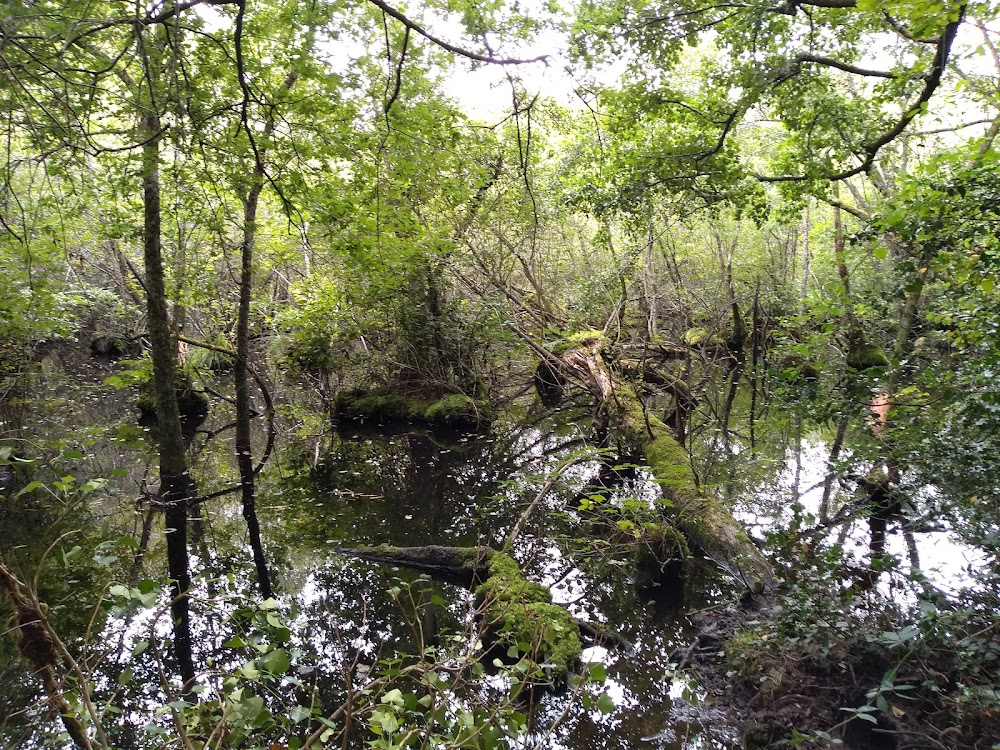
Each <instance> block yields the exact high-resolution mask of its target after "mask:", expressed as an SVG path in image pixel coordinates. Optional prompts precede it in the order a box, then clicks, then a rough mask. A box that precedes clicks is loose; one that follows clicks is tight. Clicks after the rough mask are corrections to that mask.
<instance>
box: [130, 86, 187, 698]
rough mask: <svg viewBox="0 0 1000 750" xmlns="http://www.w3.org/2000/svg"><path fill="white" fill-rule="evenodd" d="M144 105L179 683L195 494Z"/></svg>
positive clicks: (147, 251) (163, 488)
mask: <svg viewBox="0 0 1000 750" xmlns="http://www.w3.org/2000/svg"><path fill="white" fill-rule="evenodd" d="M151 106H152V105H149V107H150V108H149V109H147V111H146V112H144V113H143V114H142V117H141V126H142V131H143V133H144V134H146V135H147V136H148V137H147V138H146V140H145V142H144V145H143V147H142V196H143V261H144V265H145V276H146V314H147V317H148V320H149V340H150V349H151V353H150V356H151V358H152V360H153V381H154V385H155V389H156V391H155V394H156V409H157V423H158V427H159V438H160V440H159V443H160V496H161V499H162V502H163V506H164V509H165V510H164V515H165V525H166V532H167V569H168V574H169V576H170V580H171V584H170V585H171V598H172V604H171V606H170V612H171V615H172V617H173V620H174V644H173V645H174V656H175V657H176V658H177V664H178V668H179V671H180V674H181V677H182V678H183V680H184V682H185V683H188V682H190V681H192V680H193V679H194V676H195V671H194V657H193V655H192V649H191V614H190V607H189V604H188V598H187V592H188V589H189V588H190V587H191V574H190V570H189V567H190V566H189V561H188V550H187V509H188V502H189V500H190V499H191V498H193V497H194V496H195V495H196V494H197V488H196V486H195V482H194V479H192V477H191V473H190V471H189V469H188V464H187V454H186V451H185V447H184V437H183V433H182V431H181V417H180V411H179V409H178V407H177V390H176V388H175V385H174V383H175V382H176V372H175V369H176V360H175V358H176V347H175V345H174V337H173V334H172V331H171V326H170V313H169V311H168V309H167V293H166V284H165V282H164V275H163V255H162V247H161V243H160V218H161V208H160V173H159V158H160V137H159V133H160V132H161V129H160V121H159V117H158V116H157V115H156V113H155V112H154V111H152V110H151Z"/></svg>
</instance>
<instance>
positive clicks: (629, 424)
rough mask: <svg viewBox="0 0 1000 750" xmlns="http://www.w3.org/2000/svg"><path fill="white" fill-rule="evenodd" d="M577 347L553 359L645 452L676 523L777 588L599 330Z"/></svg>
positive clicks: (738, 575)
mask: <svg viewBox="0 0 1000 750" xmlns="http://www.w3.org/2000/svg"><path fill="white" fill-rule="evenodd" d="M572 340H573V343H574V345H573V346H572V347H570V348H568V349H566V350H565V351H563V352H561V353H560V354H559V355H557V357H558V359H556V357H550V358H549V362H550V364H552V365H553V366H554V367H556V368H558V369H559V370H560V372H562V373H563V374H564V375H566V376H567V377H569V378H572V379H573V380H575V381H576V382H578V383H580V384H581V385H583V386H584V387H585V388H586V389H587V390H588V391H589V392H590V393H591V394H592V395H593V396H594V398H595V399H597V402H598V404H599V408H600V410H601V416H602V417H603V418H604V419H605V420H606V421H607V425H608V427H609V428H610V429H611V431H612V433H613V434H616V435H617V436H618V437H619V438H620V439H621V440H622V441H623V442H625V443H626V444H627V445H628V446H629V448H631V449H636V450H641V451H642V454H643V456H644V457H645V459H646V463H647V464H648V465H649V468H650V469H651V471H652V473H653V477H654V478H655V480H656V482H657V483H658V484H659V485H660V487H661V488H662V490H663V496H664V497H665V498H666V500H667V501H668V502H669V512H670V515H671V521H672V523H673V524H674V525H675V526H676V527H677V528H678V529H679V530H680V531H681V532H682V533H683V534H684V536H685V537H687V540H688V543H689V545H690V546H691V547H692V548H695V549H698V550H700V551H701V552H702V553H703V554H704V555H705V556H706V557H708V558H710V559H711V560H713V561H714V562H716V563H717V564H718V565H719V566H721V567H722V568H723V570H725V571H726V572H727V573H729V574H730V575H731V576H733V577H734V578H735V579H736V580H738V581H740V582H741V583H743V584H744V585H745V586H746V587H747V588H748V589H750V590H751V591H753V592H760V593H763V592H767V591H769V590H770V589H771V588H772V587H773V586H774V574H773V571H772V569H771V565H770V563H768V561H767V560H766V559H764V557H763V555H761V553H760V550H758V549H757V547H756V545H754V543H753V542H752V541H751V540H750V538H749V537H748V536H747V534H746V532H745V531H744V530H743V527H742V526H741V525H740V524H739V522H738V521H736V519H735V518H733V516H732V514H731V513H730V512H729V511H728V510H727V509H726V508H725V507H724V506H723V505H722V503H721V502H720V501H719V499H718V498H716V497H713V496H712V495H710V494H708V493H707V492H704V491H703V490H702V489H701V488H700V487H698V484H697V482H696V481H695V478H694V472H693V471H692V470H691V466H690V464H689V462H688V455H687V452H686V451H685V450H684V448H683V447H682V446H681V445H680V444H679V443H678V442H677V440H675V439H674V436H673V434H672V433H671V430H670V428H669V427H667V425H666V424H664V422H663V421H662V420H660V419H658V418H657V417H656V416H654V415H652V414H650V413H648V412H647V411H646V410H645V408H644V407H643V403H642V401H641V400H640V399H639V396H638V395H637V393H636V392H635V390H634V389H632V388H631V387H630V386H628V385H626V384H624V383H622V382H621V381H619V380H618V379H617V378H616V377H615V376H614V374H613V373H612V372H611V369H610V368H609V367H608V365H607V363H606V362H605V361H604V357H603V356H602V353H601V352H602V349H604V348H605V347H606V346H607V345H608V340H607V338H606V337H605V336H604V335H603V334H602V333H601V332H600V331H588V332H584V333H582V334H578V335H577V336H574V337H573V339H572Z"/></svg>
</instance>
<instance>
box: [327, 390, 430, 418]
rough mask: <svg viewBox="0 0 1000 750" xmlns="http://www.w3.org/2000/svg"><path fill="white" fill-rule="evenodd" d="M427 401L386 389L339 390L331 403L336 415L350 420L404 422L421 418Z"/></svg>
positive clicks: (425, 409)
mask: <svg viewBox="0 0 1000 750" xmlns="http://www.w3.org/2000/svg"><path fill="white" fill-rule="evenodd" d="M426 411H427V403H426V402H424V401H420V400H418V399H410V398H406V397H404V396H400V395H399V394H397V393H390V392H388V391H367V390H364V389H358V390H351V391H341V392H340V393H338V394H337V398H336V400H335V401H334V404H333V413H334V415H336V416H337V417H340V418H342V419H347V420H349V421H352V422H367V421H375V422H406V421H410V420H414V419H421V418H422V417H423V415H424V413H425V412H426Z"/></svg>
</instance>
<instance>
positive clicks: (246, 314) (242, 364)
mask: <svg viewBox="0 0 1000 750" xmlns="http://www.w3.org/2000/svg"><path fill="white" fill-rule="evenodd" d="M263 171H264V170H263V164H262V163H260V162H258V164H257V168H256V169H255V173H254V177H255V181H254V184H253V187H251V188H250V192H249V194H248V195H247V197H246V199H245V200H244V202H243V245H242V247H241V248H240V250H241V252H240V256H241V258H240V309H239V317H238V319H237V323H236V367H235V370H234V372H233V380H234V381H235V386H236V462H237V465H238V466H239V470H240V483H241V484H242V493H243V518H244V519H245V520H246V523H247V532H248V533H249V535H250V547H251V548H252V550H253V562H254V567H256V569H257V583H258V585H259V586H260V594H261V596H262V597H263V598H265V599H268V598H270V597H271V595H272V593H273V592H272V589H271V577H270V575H268V571H267V558H266V557H265V555H264V544H263V542H262V541H261V537H260V523H259V522H258V521H257V500H256V496H255V490H254V471H253V450H252V447H251V443H250V382H249V377H248V374H249V366H250V299H251V296H252V295H253V251H254V244H255V242H256V237H257V206H258V203H259V201H260V193H261V190H262V189H263V187H264V174H263Z"/></svg>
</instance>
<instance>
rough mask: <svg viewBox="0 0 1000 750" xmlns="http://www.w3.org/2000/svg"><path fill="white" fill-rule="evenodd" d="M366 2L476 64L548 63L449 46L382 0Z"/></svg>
mask: <svg viewBox="0 0 1000 750" xmlns="http://www.w3.org/2000/svg"><path fill="white" fill-rule="evenodd" d="M368 2H370V3H371V4H372V5H374V6H375V7H376V8H378V9H379V10H381V11H382V12H383V13H385V14H386V15H387V16H391V17H392V18H395V19H396V20H397V21H399V22H400V23H401V24H403V25H404V26H405V27H406V28H408V29H410V31H414V32H416V33H417V34H419V35H420V36H422V37H423V38H424V39H426V40H427V41H429V42H431V43H432V44H435V45H437V46H438V47H440V48H441V49H443V50H447V51H448V52H452V53H454V54H456V55H459V56H461V57H465V58H468V59H469V60H476V61H477V62H482V63H489V64H490V65H526V64H528V63H536V62H548V59H549V56H548V55H539V56H538V57H532V58H527V59H517V58H509V57H492V56H490V55H480V54H478V53H477V52H472V51H470V50H467V49H463V48H461V47H456V46H455V45H454V44H449V43H448V42H446V41H444V40H443V39H439V38H438V37H436V36H434V35H433V34H431V33H430V32H429V31H427V30H426V29H424V28H423V27H421V26H420V25H418V24H417V23H416V22H415V21H411V20H410V19H409V18H407V17H406V16H404V15H403V14H402V13H400V12H399V11H398V10H396V9H395V8H393V7H392V6H391V5H389V4H388V3H385V2H383V0H368Z"/></svg>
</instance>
